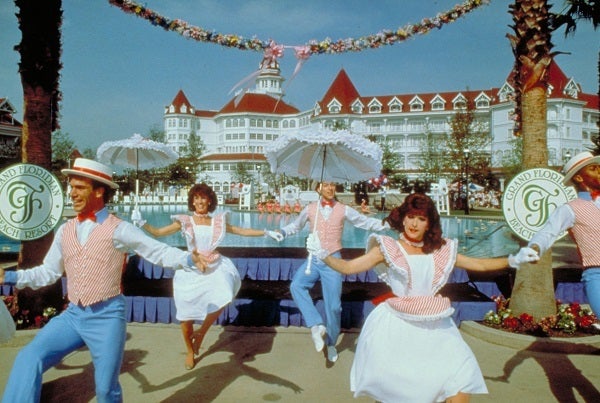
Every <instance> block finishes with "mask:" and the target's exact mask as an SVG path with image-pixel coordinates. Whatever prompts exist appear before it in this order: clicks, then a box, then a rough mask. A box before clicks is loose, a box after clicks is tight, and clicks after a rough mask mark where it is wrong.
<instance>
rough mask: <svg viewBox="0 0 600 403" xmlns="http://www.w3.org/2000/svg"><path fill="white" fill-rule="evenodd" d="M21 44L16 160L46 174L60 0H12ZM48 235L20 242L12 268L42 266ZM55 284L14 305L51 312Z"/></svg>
mask: <svg viewBox="0 0 600 403" xmlns="http://www.w3.org/2000/svg"><path fill="white" fill-rule="evenodd" d="M15 4H16V6H17V7H18V8H19V10H20V11H19V12H18V13H17V18H18V21H19V29H20V30H21V34H22V39H21V43H20V44H18V45H17V46H15V50H16V51H18V52H19V54H20V55H21V61H20V63H19V73H20V75H21V84H22V86H23V136H22V143H21V144H22V145H21V156H22V161H23V162H24V163H31V164H36V165H39V166H41V167H44V168H46V169H48V170H50V169H51V168H52V147H51V144H52V143H51V133H52V132H53V131H54V130H55V129H57V128H58V123H57V122H58V115H59V113H58V103H59V101H60V91H59V90H58V83H59V71H60V69H61V63H60V53H61V45H60V40H61V34H60V26H61V22H62V10H61V5H62V0H37V1H31V0H15ZM52 239H53V234H51V233H50V234H48V235H46V236H44V237H42V238H39V239H36V240H32V241H23V242H22V243H21V251H20V254H19V260H18V266H21V267H32V266H35V265H38V264H40V263H41V262H42V260H43V258H44V256H45V254H46V251H47V250H48V249H49V248H50V243H51V242H52ZM60 285H61V284H60V282H58V283H57V284H55V285H54V286H50V287H48V288H47V289H46V290H45V291H44V292H39V291H37V292H35V293H33V292H31V290H27V289H26V290H21V291H19V305H20V307H21V308H24V309H30V311H31V312H32V313H33V315H36V314H38V313H41V310H43V309H44V308H45V307H46V306H48V305H47V304H52V305H54V306H56V304H58V303H59V302H58V301H59V300H60V298H61V288H60Z"/></svg>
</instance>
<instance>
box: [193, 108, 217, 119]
mask: <svg viewBox="0 0 600 403" xmlns="http://www.w3.org/2000/svg"><path fill="white" fill-rule="evenodd" d="M216 114H217V111H199V110H196V112H195V113H194V115H195V116H198V117H200V118H212V117H215V115H216Z"/></svg>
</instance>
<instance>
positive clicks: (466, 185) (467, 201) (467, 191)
mask: <svg viewBox="0 0 600 403" xmlns="http://www.w3.org/2000/svg"><path fill="white" fill-rule="evenodd" d="M470 153H471V151H470V150H469V149H468V148H465V149H464V150H463V156H464V157H465V215H469V157H470Z"/></svg>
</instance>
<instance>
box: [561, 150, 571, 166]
mask: <svg viewBox="0 0 600 403" xmlns="http://www.w3.org/2000/svg"><path fill="white" fill-rule="evenodd" d="M570 159H571V153H570V152H569V150H567V152H566V153H565V156H564V158H563V165H564V164H566V163H567V162H568V161H569V160H570Z"/></svg>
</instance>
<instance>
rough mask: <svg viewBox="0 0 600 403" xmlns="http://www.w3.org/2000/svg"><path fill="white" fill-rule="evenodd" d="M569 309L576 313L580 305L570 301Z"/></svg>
mask: <svg viewBox="0 0 600 403" xmlns="http://www.w3.org/2000/svg"><path fill="white" fill-rule="evenodd" d="M569 309H570V310H571V313H574V314H577V313H579V310H580V309H581V305H579V304H578V303H577V302H572V303H571V305H569Z"/></svg>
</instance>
